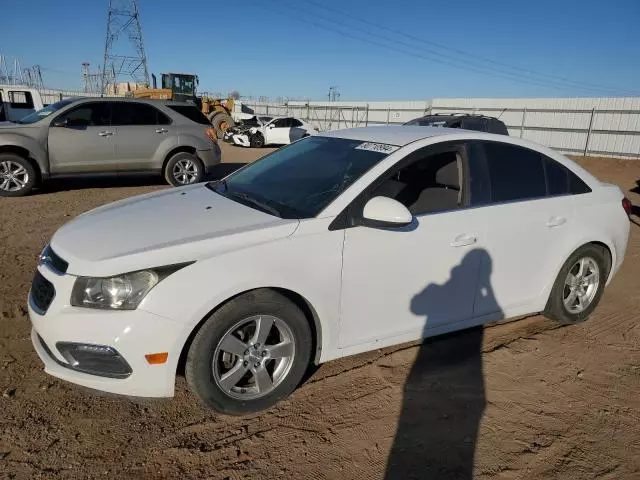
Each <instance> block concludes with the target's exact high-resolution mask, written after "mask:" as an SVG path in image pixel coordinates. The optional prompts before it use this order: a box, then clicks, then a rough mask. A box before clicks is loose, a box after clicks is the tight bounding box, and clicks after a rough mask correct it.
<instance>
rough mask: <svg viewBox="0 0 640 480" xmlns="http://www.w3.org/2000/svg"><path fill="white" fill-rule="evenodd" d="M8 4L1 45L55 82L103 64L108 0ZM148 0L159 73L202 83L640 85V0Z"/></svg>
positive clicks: (630, 89)
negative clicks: (83, 67) (177, 73)
mask: <svg viewBox="0 0 640 480" xmlns="http://www.w3.org/2000/svg"><path fill="white" fill-rule="evenodd" d="M3 3H5V5H4V6H3V14H2V17H3V26H2V30H1V33H0V53H2V54H3V55H6V56H9V57H19V58H20V60H21V63H22V66H23V67H26V66H30V65H34V64H39V65H41V66H42V67H43V74H44V76H45V82H46V83H47V84H49V85H51V86H57V87H66V88H80V86H81V74H80V71H81V67H80V65H81V63H82V62H84V61H88V62H90V63H91V65H92V68H94V69H95V68H97V67H98V66H101V65H102V60H103V54H104V36H105V31H106V12H107V5H108V0H91V1H87V0H84V1H82V0H64V1H55V2H54V1H50V0H5V2H3ZM7 3H8V4H7ZM138 4H139V9H140V15H141V23H142V29H143V37H144V42H145V48H146V50H147V57H148V62H149V70H150V72H155V73H156V74H158V73H160V72H162V71H183V72H193V73H197V74H198V75H199V77H200V89H201V90H203V91H204V90H206V91H211V92H223V93H226V92H228V91H231V90H233V89H235V90H238V91H239V92H240V93H241V94H242V95H253V96H259V95H265V96H269V97H278V96H282V97H290V98H299V99H306V98H309V99H312V100H321V99H323V98H326V95H327V91H328V87H329V86H330V85H337V86H338V90H339V92H340V94H341V98H340V99H341V100H370V101H373V100H412V99H415V100H418V99H426V98H432V97H458V96H460V97H470V96H485V97H511V96H513V97H521V96H526V97H542V96H574V97H575V96H607V95H608V96H613V95H616V94H618V95H625V94H627V95H628V94H636V95H640V81H639V80H638V79H640V35H639V34H638V31H639V30H638V25H639V22H640V1H639V0H610V1H607V2H603V1H594V0H582V1H577V0H575V1H574V0H553V1H551V0H537V1H533V2H518V1H513V0H510V1H503V0H492V1H484V2H479V1H477V0H475V1H467V0H456V1H455V2H448V1H426V0H395V1H394V2H373V1H367V0H245V1H243V2H225V1H223V2H216V1H212V0H191V1H185V2H177V1H175V0H173V1H168V0H139V2H138ZM323 5H324V6H323ZM357 19H360V20H364V21H365V22H367V23H362V22H358V21H357ZM354 27H355V28H354ZM356 28H357V29H356ZM339 32H342V33H339ZM397 32H399V33H397ZM354 37H357V38H354ZM361 39H365V40H366V41H362V40H361ZM426 42H432V43H426ZM433 42H435V43H436V44H440V45H442V46H445V47H446V48H441V47H439V46H436V45H434V44H433ZM407 52H409V53H407ZM478 57H483V58H484V59H487V60H490V61H491V62H497V63H491V62H487V61H486V60H482V59H479V58H478ZM460 67H462V68H460ZM510 67H516V68H518V70H515V69H513V68H510ZM540 75H543V76H540ZM505 77H506V78H505ZM558 77H559V78H560V79H559V78H558ZM563 79H565V80H563ZM566 79H568V80H571V82H577V83H578V84H575V83H568V82H567V81H566ZM583 84H588V86H589V88H583V87H585V85H583ZM601 87H606V91H605V90H601V89H600V88H601ZM591 88H593V89H596V90H592V89H591Z"/></svg>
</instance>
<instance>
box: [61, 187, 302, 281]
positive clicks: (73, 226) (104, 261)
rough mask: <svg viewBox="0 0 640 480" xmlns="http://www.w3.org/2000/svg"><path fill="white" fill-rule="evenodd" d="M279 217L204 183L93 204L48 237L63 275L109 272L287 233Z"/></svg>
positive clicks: (292, 223)
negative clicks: (60, 260)
mask: <svg viewBox="0 0 640 480" xmlns="http://www.w3.org/2000/svg"><path fill="white" fill-rule="evenodd" d="M298 223H299V222H298V220H286V219H281V218H278V217H275V216H273V215H269V214H267V213H263V212H261V211H258V210H254V209H252V208H250V207H247V206H245V205H242V204H240V203H237V202H235V201H233V200H230V199H228V198H226V197H223V196H221V195H219V194H217V193H215V192H213V191H211V190H210V189H209V188H207V187H206V186H205V185H204V184H198V185H192V186H188V187H183V188H171V189H165V190H162V191H160V192H153V193H150V194H146V195H140V196H137V197H133V198H130V199H126V200H121V201H118V202H115V203H111V204H107V205H104V206H102V207H98V208H96V209H94V210H91V211H89V212H86V213H84V214H82V215H80V216H79V217H76V218H75V219H74V220H72V221H71V222H69V223H67V224H66V225H64V226H63V227H62V228H60V229H59V230H58V231H57V232H56V233H55V235H54V236H53V238H52V239H51V248H52V249H53V251H54V252H55V253H56V254H57V255H59V256H60V257H62V258H63V259H64V260H65V261H67V262H68V263H69V268H68V270H67V271H68V273H70V274H73V275H83V276H109V275H117V274H120V273H126V272H131V271H135V270H141V269H144V268H151V267H159V266H165V265H171V264H176V263H182V262H190V261H195V260H200V259H203V258H207V257H211V256H215V255H219V254H221V253H224V252H226V251H230V250H237V249H241V248H245V247H247V246H250V245H254V244H257V243H264V242H270V241H274V240H277V239H280V238H284V237H287V236H289V235H291V234H292V233H293V232H294V231H295V229H296V227H297V226H298Z"/></svg>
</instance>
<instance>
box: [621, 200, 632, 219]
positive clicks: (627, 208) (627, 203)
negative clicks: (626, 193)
mask: <svg viewBox="0 0 640 480" xmlns="http://www.w3.org/2000/svg"><path fill="white" fill-rule="evenodd" d="M622 208H624V211H625V212H627V215H629V216H631V213H632V212H633V204H632V203H631V200H629V199H628V198H627V197H624V198H623V199H622Z"/></svg>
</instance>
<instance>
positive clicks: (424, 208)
mask: <svg viewBox="0 0 640 480" xmlns="http://www.w3.org/2000/svg"><path fill="white" fill-rule="evenodd" d="M425 154H426V155H425V156H424V157H422V158H420V157H418V158H417V160H416V161H414V162H412V163H410V164H409V165H407V166H406V167H403V168H402V169H400V170H397V171H395V173H393V174H392V175H391V176H390V177H389V178H387V179H386V180H385V181H384V182H383V183H382V184H381V185H380V186H378V187H377V188H376V189H375V190H374V191H373V193H372V196H378V195H380V196H385V197H389V198H393V199H394V200H397V201H399V202H400V203H402V204H403V205H404V206H405V207H407V208H408V209H409V211H410V212H411V213H412V214H414V215H421V214H425V213H433V212H439V211H444V210H453V209H456V208H459V207H461V206H462V203H463V202H462V193H463V192H462V185H463V182H462V159H461V157H460V154H459V153H458V152H457V151H456V150H451V151H445V152H440V153H432V154H429V153H427V152H425ZM418 155H419V153H418Z"/></svg>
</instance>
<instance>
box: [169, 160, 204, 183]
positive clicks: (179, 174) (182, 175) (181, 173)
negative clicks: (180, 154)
mask: <svg viewBox="0 0 640 480" xmlns="http://www.w3.org/2000/svg"><path fill="white" fill-rule="evenodd" d="M172 173H173V178H175V179H176V182H178V183H180V184H181V185H189V184H190V183H193V182H195V181H196V179H197V178H198V166H197V165H196V163H195V162H194V161H193V160H189V159H186V158H185V159H182V160H178V161H177V162H176V164H175V165H174V166H173V172H172Z"/></svg>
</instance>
